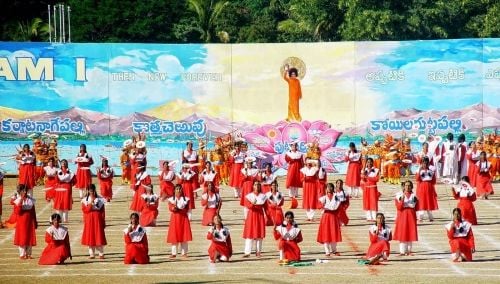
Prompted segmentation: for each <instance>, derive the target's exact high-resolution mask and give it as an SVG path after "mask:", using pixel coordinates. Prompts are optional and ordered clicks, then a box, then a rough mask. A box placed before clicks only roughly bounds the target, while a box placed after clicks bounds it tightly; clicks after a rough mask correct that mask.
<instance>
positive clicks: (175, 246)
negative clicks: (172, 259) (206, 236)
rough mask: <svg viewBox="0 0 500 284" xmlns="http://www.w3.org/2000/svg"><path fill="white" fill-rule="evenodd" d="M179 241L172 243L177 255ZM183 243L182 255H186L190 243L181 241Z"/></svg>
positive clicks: (174, 252) (173, 250)
mask: <svg viewBox="0 0 500 284" xmlns="http://www.w3.org/2000/svg"><path fill="white" fill-rule="evenodd" d="M178 244H179V243H175V244H173V245H172V255H177V245H178ZM180 244H181V254H182V255H185V254H187V253H188V243H187V242H183V243H180Z"/></svg>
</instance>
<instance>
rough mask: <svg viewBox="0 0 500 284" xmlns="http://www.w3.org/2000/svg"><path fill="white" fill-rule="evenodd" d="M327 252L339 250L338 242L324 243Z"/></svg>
mask: <svg viewBox="0 0 500 284" xmlns="http://www.w3.org/2000/svg"><path fill="white" fill-rule="evenodd" d="M323 246H324V247H325V254H331V253H336V252H337V243H324V244H323Z"/></svg>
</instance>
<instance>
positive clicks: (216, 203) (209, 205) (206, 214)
mask: <svg viewBox="0 0 500 284" xmlns="http://www.w3.org/2000/svg"><path fill="white" fill-rule="evenodd" d="M201 206H203V207H205V209H203V218H202V220H201V224H202V225H203V226H208V225H211V224H212V223H213V220H214V216H215V215H217V212H219V210H220V208H221V206H222V200H221V199H220V195H219V194H218V193H216V192H205V193H203V195H202V196H201Z"/></svg>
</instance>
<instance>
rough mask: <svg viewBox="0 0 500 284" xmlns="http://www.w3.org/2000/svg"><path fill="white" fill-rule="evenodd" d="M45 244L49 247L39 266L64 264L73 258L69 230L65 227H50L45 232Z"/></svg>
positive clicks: (43, 253)
mask: <svg viewBox="0 0 500 284" xmlns="http://www.w3.org/2000/svg"><path fill="white" fill-rule="evenodd" d="M45 242H46V243H47V246H46V247H45V249H44V250H43V252H42V255H41V256H40V260H39V261H38V264H40V265H54V264H63V263H64V261H65V260H66V259H68V258H70V257H71V247H70V244H69V234H68V229H67V228H66V227H64V226H59V227H58V228H56V227H54V226H50V227H49V228H47V230H45Z"/></svg>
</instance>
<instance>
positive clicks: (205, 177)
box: [199, 161, 220, 222]
mask: <svg viewBox="0 0 500 284" xmlns="http://www.w3.org/2000/svg"><path fill="white" fill-rule="evenodd" d="M209 182H211V183H212V184H213V186H214V189H215V192H217V193H218V192H219V184H220V177H219V174H218V173H217V172H216V171H215V170H214V169H213V168H212V163H211V162H210V161H206V162H205V169H204V170H203V171H202V172H201V175H200V182H199V183H200V184H201V186H202V187H203V192H206V191H207V188H208V183H209ZM210 222H212V219H210Z"/></svg>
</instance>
